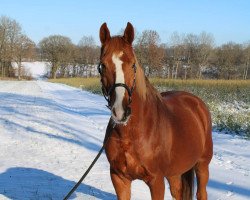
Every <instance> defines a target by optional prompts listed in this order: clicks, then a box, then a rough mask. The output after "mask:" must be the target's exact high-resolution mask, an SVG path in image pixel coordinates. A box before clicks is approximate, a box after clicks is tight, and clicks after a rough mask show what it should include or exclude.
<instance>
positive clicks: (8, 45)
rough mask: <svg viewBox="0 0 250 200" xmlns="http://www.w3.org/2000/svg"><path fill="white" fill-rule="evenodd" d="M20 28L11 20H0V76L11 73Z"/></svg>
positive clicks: (2, 18)
mask: <svg viewBox="0 0 250 200" xmlns="http://www.w3.org/2000/svg"><path fill="white" fill-rule="evenodd" d="M21 30H22V29H21V26H20V25H19V24H18V23H17V22H16V21H15V20H13V19H11V18H9V17H6V16H2V17H1V18H0V64H1V74H2V76H6V75H7V76H10V75H11V73H12V70H11V69H12V66H11V61H12V60H13V57H14V55H15V47H16V44H17V43H18V39H19V37H20V35H21Z"/></svg>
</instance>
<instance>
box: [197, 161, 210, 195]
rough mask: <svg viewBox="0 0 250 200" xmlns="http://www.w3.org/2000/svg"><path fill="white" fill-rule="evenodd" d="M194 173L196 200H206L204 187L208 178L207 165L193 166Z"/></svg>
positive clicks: (200, 163)
mask: <svg viewBox="0 0 250 200" xmlns="http://www.w3.org/2000/svg"><path fill="white" fill-rule="evenodd" d="M195 173H196V177H197V193H196V196H197V199H198V200H207V191H206V186H207V183H208V178H209V171H208V164H207V163H206V162H198V163H197V164H196V165H195Z"/></svg>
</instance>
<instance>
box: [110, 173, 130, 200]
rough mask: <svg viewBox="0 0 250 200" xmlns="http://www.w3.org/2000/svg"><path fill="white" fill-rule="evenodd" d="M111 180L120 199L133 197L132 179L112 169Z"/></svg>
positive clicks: (125, 199) (127, 199) (126, 199)
mask: <svg viewBox="0 0 250 200" xmlns="http://www.w3.org/2000/svg"><path fill="white" fill-rule="evenodd" d="M110 175H111V180H112V183H113V185H114V188H115V192H116V194H117V199H118V200H130V197H131V180H129V179H127V178H126V177H124V176H122V175H118V174H117V173H115V172H114V171H113V170H110Z"/></svg>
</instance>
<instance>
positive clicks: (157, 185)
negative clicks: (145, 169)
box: [146, 177, 165, 200]
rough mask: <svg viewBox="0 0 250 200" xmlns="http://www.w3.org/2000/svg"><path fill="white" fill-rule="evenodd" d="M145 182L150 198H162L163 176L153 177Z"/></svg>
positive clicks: (155, 199) (159, 199)
mask: <svg viewBox="0 0 250 200" xmlns="http://www.w3.org/2000/svg"><path fill="white" fill-rule="evenodd" d="M146 183H147V185H148V186H149V189H150V192H151V198H152V200H164V193H165V183H164V177H155V178H153V179H152V180H150V181H148V182H146Z"/></svg>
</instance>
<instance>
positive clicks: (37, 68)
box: [12, 61, 50, 79]
mask: <svg viewBox="0 0 250 200" xmlns="http://www.w3.org/2000/svg"><path fill="white" fill-rule="evenodd" d="M21 65H22V68H23V69H24V70H25V73H26V75H30V76H31V77H32V78H34V79H40V78H41V77H43V76H45V75H46V74H47V73H48V71H50V63H49V62H39V61H35V62H22V63H21ZM12 66H13V68H14V69H16V70H17V68H18V67H17V63H16V62H13V63H12ZM16 75H17V72H16Z"/></svg>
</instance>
